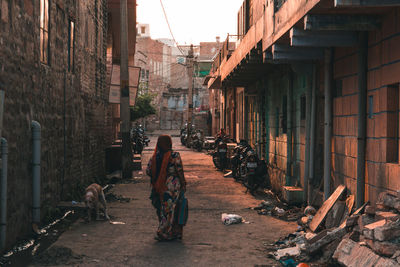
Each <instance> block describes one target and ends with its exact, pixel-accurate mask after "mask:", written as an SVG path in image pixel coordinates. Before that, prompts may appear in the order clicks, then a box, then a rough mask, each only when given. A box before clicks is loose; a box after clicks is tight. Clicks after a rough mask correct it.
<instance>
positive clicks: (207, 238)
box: [33, 137, 296, 266]
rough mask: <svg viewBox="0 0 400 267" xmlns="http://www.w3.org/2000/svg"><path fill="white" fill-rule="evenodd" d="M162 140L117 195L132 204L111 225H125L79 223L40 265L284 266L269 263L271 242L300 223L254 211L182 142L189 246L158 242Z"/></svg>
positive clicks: (239, 189) (115, 209) (119, 206)
mask: <svg viewBox="0 0 400 267" xmlns="http://www.w3.org/2000/svg"><path fill="white" fill-rule="evenodd" d="M155 142H156V137H152V140H151V143H150V147H149V148H146V150H145V151H144V152H143V166H144V168H143V172H135V174H134V178H133V179H132V180H131V181H127V182H126V183H123V184H117V185H116V186H115V187H114V188H113V189H112V191H111V192H112V193H113V194H114V195H116V196H123V197H124V198H130V201H129V202H124V201H122V202H119V201H110V202H109V203H108V209H109V214H110V216H111V219H112V220H113V221H116V222H120V223H123V224H110V223H109V222H107V221H94V222H93V221H92V222H91V223H85V222H84V220H83V219H79V220H78V221H77V222H75V223H74V224H73V225H72V226H71V228H70V229H69V230H68V231H66V232H65V233H64V234H62V235H61V236H60V238H59V239H58V240H57V241H56V243H54V244H53V245H52V246H51V247H50V248H49V249H48V253H47V254H46V252H45V257H42V260H40V261H36V263H33V266H254V265H263V266H280V264H279V263H277V262H276V261H274V260H272V259H269V258H267V257H266V251H265V244H270V243H273V242H274V241H276V240H277V239H278V238H279V237H282V236H285V235H287V234H289V233H291V232H293V231H294V230H295V229H296V224H295V223H288V222H284V221H281V220H278V219H275V218H273V217H269V216H260V215H258V214H257V213H256V212H255V211H254V210H250V209H249V207H254V206H257V205H258V204H259V203H260V199H256V198H254V197H253V196H252V195H250V194H246V193H245V188H244V187H243V186H242V185H240V184H238V183H236V182H235V181H234V180H233V179H232V178H224V177H223V175H222V173H221V172H218V171H216V170H215V168H214V166H213V163H212V160H211V157H210V156H209V155H206V154H205V153H204V152H203V153H199V152H194V151H191V150H189V149H187V148H184V147H183V146H181V145H180V142H179V138H173V142H174V149H175V150H177V151H179V152H180V153H181V156H182V160H183V164H184V170H185V175H186V179H187V181H188V186H187V194H186V196H187V198H188V200H189V207H190V211H189V220H188V224H187V226H186V227H185V228H184V236H183V240H182V241H172V242H157V241H156V240H154V236H155V231H156V228H157V224H158V222H157V217H156V213H155V210H154V209H153V207H152V206H151V203H150V200H149V194H150V187H149V178H148V177H147V176H146V175H145V174H144V172H145V171H144V170H145V167H146V165H147V162H148V159H149V158H150V156H151V154H152V152H153V149H154V145H155ZM222 213H235V214H239V215H241V216H243V217H244V219H245V220H246V221H247V222H248V223H244V224H237V225H230V226H225V225H223V224H222V223H221V214H222ZM57 250H61V252H60V253H58V252H57ZM62 251H64V254H65V253H67V256H65V255H63V252H62ZM65 251H66V252H65ZM52 257H53V258H52ZM43 258H45V259H43Z"/></svg>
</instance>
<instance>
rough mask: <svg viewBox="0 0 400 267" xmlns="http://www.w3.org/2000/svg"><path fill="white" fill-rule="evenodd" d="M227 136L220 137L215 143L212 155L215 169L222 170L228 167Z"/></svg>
mask: <svg viewBox="0 0 400 267" xmlns="http://www.w3.org/2000/svg"><path fill="white" fill-rule="evenodd" d="M227 141H228V139H227V137H226V136H224V137H221V138H220V139H219V141H218V144H217V145H216V149H215V151H214V153H213V155H212V157H213V163H214V166H215V167H217V169H219V170H221V171H224V170H225V169H226V168H227V167H228V157H227V155H228V145H227Z"/></svg>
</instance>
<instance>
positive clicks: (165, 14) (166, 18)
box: [160, 0, 185, 56]
mask: <svg viewBox="0 0 400 267" xmlns="http://www.w3.org/2000/svg"><path fill="white" fill-rule="evenodd" d="M160 4H161V8H162V10H163V13H164V17H165V21H166V22H167V25H168V29H169V32H170V33H171V36H172V39H173V40H174V42H175V44H176V46H177V47H178V49H179V51H180V52H181V54H182V55H183V56H185V53H183V51H182V49H181V48H180V47H179V46H178V42H177V41H176V40H175V37H174V34H173V33H172V30H171V25H169V21H168V17H167V13H166V12H165V8H164V5H163V2H162V0H160Z"/></svg>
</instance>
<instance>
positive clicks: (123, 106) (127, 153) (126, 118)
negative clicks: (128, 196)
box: [120, 0, 132, 179]
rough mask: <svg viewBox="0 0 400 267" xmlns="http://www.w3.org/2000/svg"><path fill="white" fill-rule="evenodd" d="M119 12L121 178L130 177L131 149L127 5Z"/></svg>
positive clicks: (121, 7)
mask: <svg viewBox="0 0 400 267" xmlns="http://www.w3.org/2000/svg"><path fill="white" fill-rule="evenodd" d="M120 5H121V6H120V12H121V73H120V77H121V81H120V82H121V83H120V85H121V103H120V116H121V135H122V178H123V179H127V178H131V177H132V168H131V165H132V149H131V143H130V134H129V133H130V131H129V126H130V115H131V114H130V109H129V68H128V63H129V59H128V57H129V51H128V4H127V0H121V1H120Z"/></svg>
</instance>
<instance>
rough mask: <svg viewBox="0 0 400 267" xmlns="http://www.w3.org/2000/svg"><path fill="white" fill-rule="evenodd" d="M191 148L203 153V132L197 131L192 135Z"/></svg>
mask: <svg viewBox="0 0 400 267" xmlns="http://www.w3.org/2000/svg"><path fill="white" fill-rule="evenodd" d="M191 147H192V148H194V149H196V150H197V151H198V152H201V150H202V149H203V133H202V131H201V130H196V131H194V132H193V134H192V144H191Z"/></svg>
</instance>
